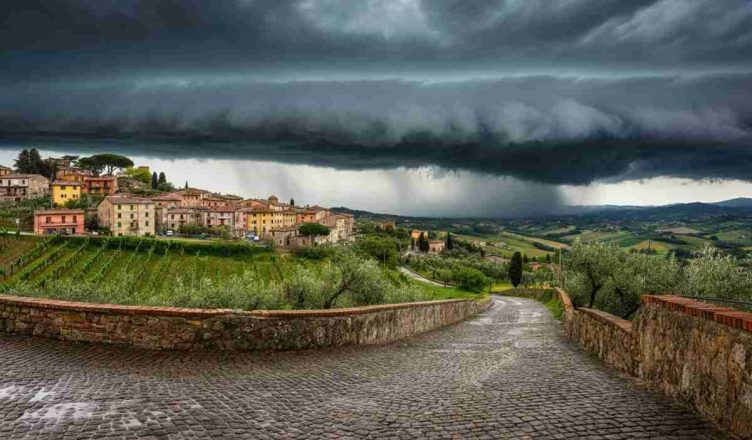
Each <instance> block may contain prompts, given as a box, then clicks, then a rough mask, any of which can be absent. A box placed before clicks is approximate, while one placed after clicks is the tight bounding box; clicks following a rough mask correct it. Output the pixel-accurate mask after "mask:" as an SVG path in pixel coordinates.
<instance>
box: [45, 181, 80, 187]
mask: <svg viewBox="0 0 752 440" xmlns="http://www.w3.org/2000/svg"><path fill="white" fill-rule="evenodd" d="M52 184H53V185H65V186H81V182H76V181H73V180H71V181H68V180H56V181H54V182H52Z"/></svg>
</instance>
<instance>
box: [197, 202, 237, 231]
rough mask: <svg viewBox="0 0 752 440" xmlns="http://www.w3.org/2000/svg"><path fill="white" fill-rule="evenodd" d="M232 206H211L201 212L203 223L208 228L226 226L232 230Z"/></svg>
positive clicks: (233, 227) (233, 218)
mask: <svg viewBox="0 0 752 440" xmlns="http://www.w3.org/2000/svg"><path fill="white" fill-rule="evenodd" d="M236 209H237V208H234V207H222V206H218V207H213V208H209V209H207V210H206V211H204V213H203V224H204V225H205V226H206V227H208V228H214V227H220V226H227V227H228V228H229V230H230V232H232V231H233V230H234V229H235V210H236Z"/></svg>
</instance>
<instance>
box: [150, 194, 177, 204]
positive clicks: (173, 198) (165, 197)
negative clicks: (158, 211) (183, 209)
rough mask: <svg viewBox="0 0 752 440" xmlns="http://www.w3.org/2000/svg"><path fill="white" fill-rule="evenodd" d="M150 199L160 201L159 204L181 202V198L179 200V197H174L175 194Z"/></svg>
mask: <svg viewBox="0 0 752 440" xmlns="http://www.w3.org/2000/svg"><path fill="white" fill-rule="evenodd" d="M151 199H152V200H157V201H160V202H162V201H174V202H179V201H181V200H183V199H182V198H180V196H179V195H176V194H165V195H163V196H155V197H152V198H151Z"/></svg>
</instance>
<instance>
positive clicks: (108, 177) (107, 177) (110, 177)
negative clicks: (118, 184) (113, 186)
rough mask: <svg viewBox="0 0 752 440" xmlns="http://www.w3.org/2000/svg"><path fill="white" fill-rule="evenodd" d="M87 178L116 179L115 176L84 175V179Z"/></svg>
mask: <svg viewBox="0 0 752 440" xmlns="http://www.w3.org/2000/svg"><path fill="white" fill-rule="evenodd" d="M87 180H117V177H115V176H84V181H87Z"/></svg>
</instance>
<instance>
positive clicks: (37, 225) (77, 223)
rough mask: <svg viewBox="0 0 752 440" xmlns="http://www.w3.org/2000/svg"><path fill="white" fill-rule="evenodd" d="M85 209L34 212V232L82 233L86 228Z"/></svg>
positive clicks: (44, 233) (41, 233)
mask: <svg viewBox="0 0 752 440" xmlns="http://www.w3.org/2000/svg"><path fill="white" fill-rule="evenodd" d="M84 218H85V213H84V210H83V209H47V210H42V211H35V212H34V233H35V234H38V235H46V234H71V235H81V234H83V233H84V232H85V228H84Z"/></svg>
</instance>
